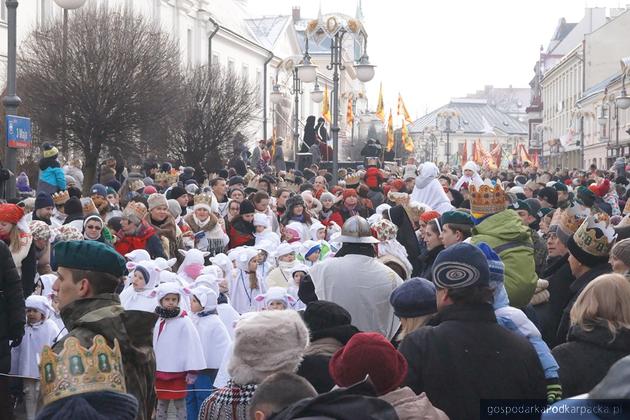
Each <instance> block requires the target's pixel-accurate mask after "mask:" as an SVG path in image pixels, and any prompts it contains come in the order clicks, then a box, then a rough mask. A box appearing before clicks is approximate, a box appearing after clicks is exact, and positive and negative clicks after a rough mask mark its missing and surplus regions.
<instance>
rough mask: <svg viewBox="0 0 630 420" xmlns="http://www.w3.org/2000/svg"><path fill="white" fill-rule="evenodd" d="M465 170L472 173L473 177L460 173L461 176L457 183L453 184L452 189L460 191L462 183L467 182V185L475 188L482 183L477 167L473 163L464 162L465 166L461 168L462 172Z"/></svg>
mask: <svg viewBox="0 0 630 420" xmlns="http://www.w3.org/2000/svg"><path fill="white" fill-rule="evenodd" d="M465 170H470V171H473V175H472V176H467V175H466V174H463V173H462V176H461V177H460V178H459V181H457V184H455V188H454V189H456V190H457V191H459V190H460V188H461V187H462V185H463V184H464V182H467V183H468V184H469V185H471V184H472V185H475V186H477V185H480V184H481V183H482V182H483V180H482V179H481V177H480V176H479V167H478V166H477V164H476V163H475V162H472V161H469V162H466V164H465V165H464V167H463V168H462V172H463V171H465Z"/></svg>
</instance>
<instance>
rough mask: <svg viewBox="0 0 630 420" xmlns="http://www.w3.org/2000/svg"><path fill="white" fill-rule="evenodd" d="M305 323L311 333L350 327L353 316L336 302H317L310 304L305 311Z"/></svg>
mask: <svg viewBox="0 0 630 420" xmlns="http://www.w3.org/2000/svg"><path fill="white" fill-rule="evenodd" d="M304 322H305V323H306V325H307V326H308V329H309V330H310V331H311V332H316V331H320V330H324V329H327V328H333V327H338V326H340V325H350V324H351V323H352V316H351V315H350V313H349V312H348V311H346V310H345V309H344V308H343V307H341V306H339V305H337V304H336V303H334V302H328V301H325V300H316V301H314V302H311V303H309V304H308V306H307V307H306V309H305V310H304Z"/></svg>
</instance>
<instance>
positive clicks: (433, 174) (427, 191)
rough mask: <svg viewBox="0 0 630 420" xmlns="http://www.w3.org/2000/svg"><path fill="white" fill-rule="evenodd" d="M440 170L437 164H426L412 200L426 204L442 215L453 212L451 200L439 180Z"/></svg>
mask: <svg viewBox="0 0 630 420" xmlns="http://www.w3.org/2000/svg"><path fill="white" fill-rule="evenodd" d="M438 174H439V170H438V168H437V166H435V163H433V162H424V163H423V164H422V166H421V170H420V175H418V176H417V177H416V185H415V187H414V188H413V193H412V194H411V199H412V200H413V201H417V202H420V203H425V204H426V205H428V206H429V207H431V208H432V209H433V210H436V211H437V212H439V213H440V214H442V213H444V212H446V211H450V210H453V206H452V205H451V200H449V199H448V196H447V195H446V193H445V192H444V189H443V188H442V185H441V184H440V181H438V180H437V177H438Z"/></svg>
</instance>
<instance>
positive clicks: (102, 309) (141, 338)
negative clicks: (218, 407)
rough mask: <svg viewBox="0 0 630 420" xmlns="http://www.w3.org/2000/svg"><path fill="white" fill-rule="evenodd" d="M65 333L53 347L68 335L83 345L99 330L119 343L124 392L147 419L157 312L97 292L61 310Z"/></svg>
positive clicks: (152, 390)
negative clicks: (128, 308)
mask: <svg viewBox="0 0 630 420" xmlns="http://www.w3.org/2000/svg"><path fill="white" fill-rule="evenodd" d="M61 318H62V320H63V322H64V325H65V326H66V329H67V330H68V335H66V336H65V337H64V338H62V339H61V340H60V341H59V342H57V343H56V344H55V345H54V347H53V350H54V351H56V352H60V351H61V350H62V349H63V342H64V340H65V339H66V338H68V337H76V338H78V339H79V341H80V342H81V345H82V346H84V347H90V346H92V339H93V337H94V336H95V335H97V334H100V335H102V336H103V337H105V339H107V341H108V344H109V345H113V341H114V339H117V340H118V342H119V343H120V351H121V353H122V357H123V364H124V369H125V383H126V385H127V392H128V393H129V394H131V395H133V396H134V397H136V399H137V400H138V415H137V417H136V418H137V419H139V420H149V419H151V417H152V414H153V409H154V405H155V398H156V396H155V386H154V385H155V384H154V380H155V353H154V352H153V327H154V326H155V323H156V321H157V315H156V314H152V313H150V312H143V311H125V310H124V309H123V307H122V306H120V299H119V298H118V295H116V294H100V295H96V296H94V297H92V298H88V299H80V300H76V301H74V302H72V303H71V304H69V305H67V306H66V307H64V308H63V309H62V310H61Z"/></svg>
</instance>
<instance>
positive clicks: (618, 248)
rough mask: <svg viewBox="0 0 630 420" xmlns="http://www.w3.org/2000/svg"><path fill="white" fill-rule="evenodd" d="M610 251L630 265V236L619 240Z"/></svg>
mask: <svg viewBox="0 0 630 420" xmlns="http://www.w3.org/2000/svg"><path fill="white" fill-rule="evenodd" d="M610 252H611V254H612V255H613V256H614V257H615V258H617V259H619V260H621V261H622V262H623V263H624V264H626V265H627V266H630V238H628V239H623V240H621V241H619V242H617V243H616V244H615V245H614V246H613V247H612V250H611V251H610Z"/></svg>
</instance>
